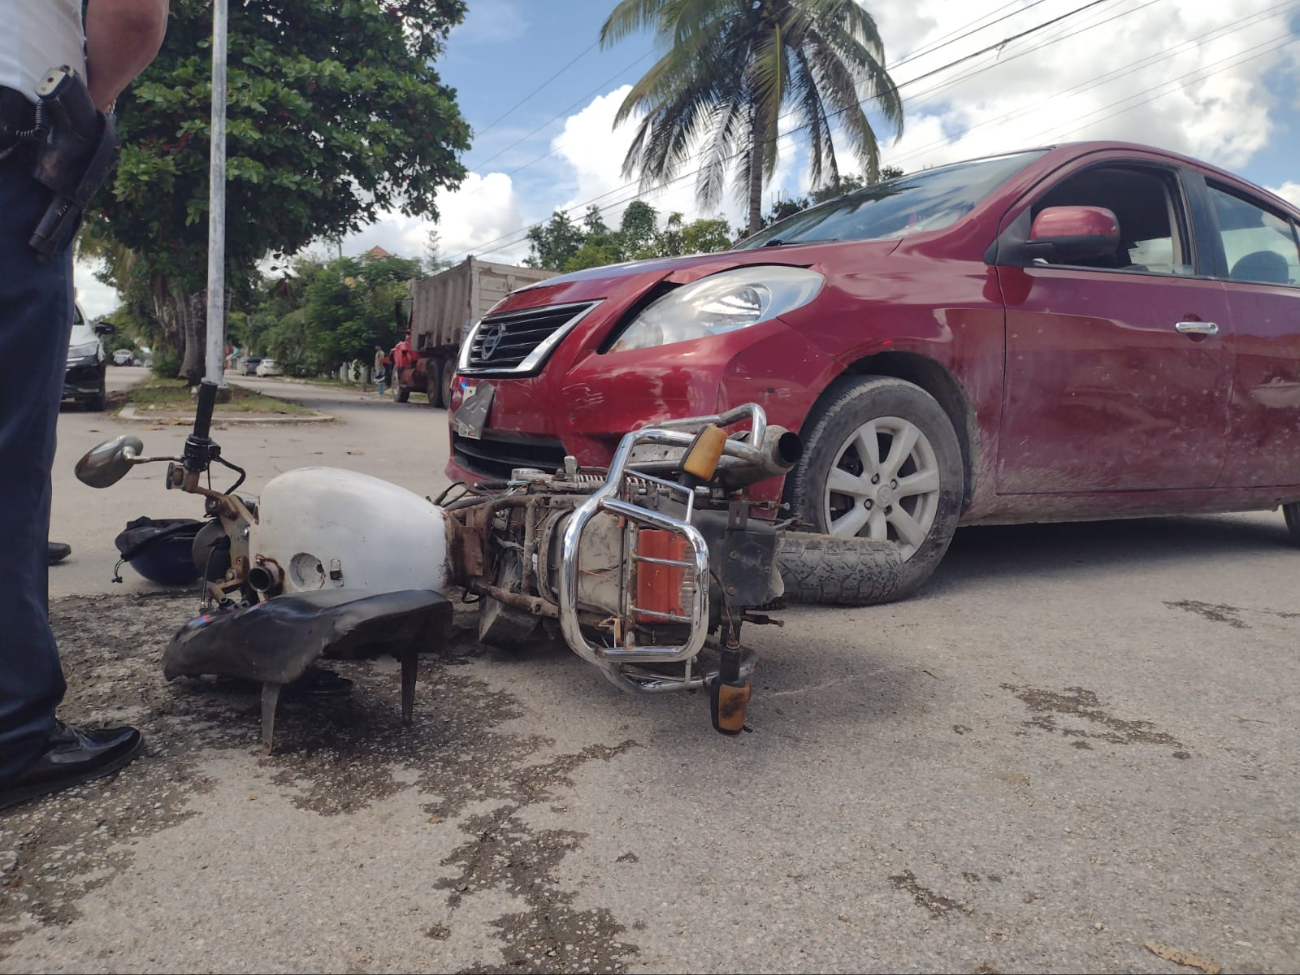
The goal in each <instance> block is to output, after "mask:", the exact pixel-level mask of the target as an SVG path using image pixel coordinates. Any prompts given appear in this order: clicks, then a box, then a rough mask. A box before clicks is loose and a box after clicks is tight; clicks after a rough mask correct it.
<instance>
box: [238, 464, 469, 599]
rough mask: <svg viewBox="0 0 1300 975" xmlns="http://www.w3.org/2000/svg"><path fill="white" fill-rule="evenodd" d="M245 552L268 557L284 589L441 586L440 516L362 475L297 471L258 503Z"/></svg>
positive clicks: (443, 546)
mask: <svg viewBox="0 0 1300 975" xmlns="http://www.w3.org/2000/svg"><path fill="white" fill-rule="evenodd" d="M249 552H250V554H251V555H252V556H253V559H254V563H255V564H256V560H257V557H258V556H262V557H263V558H266V559H271V560H274V562H275V563H276V564H277V565H278V566H279V568H280V571H281V572H282V574H283V579H284V591H285V592H305V591H310V590H314V589H324V588H327V587H331V586H346V587H348V588H349V589H363V590H366V591H368V592H396V591H398V590H401V589H433V590H437V591H439V592H441V591H443V590H444V589H445V588H446V586H447V577H448V573H449V565H448V561H447V555H448V553H447V515H446V512H444V511H443V510H442V509H441V508H439V507H438V506H437V505H435V504H432V503H431V502H430V501H428V500H427V499H425V498H422V497H420V496H419V495H418V494H414V493H412V492H410V491H408V490H406V489H405V488H401V487H398V486H397V485H396V484H390V483H389V482H388V481H381V480H380V479H379V478H377V477H371V476H370V475H368V474H358V473H356V472H355V471H344V470H338V469H335V468H331V467H304V468H300V469H299V470H294V471H288V472H287V473H284V474H281V475H280V476H279V477H277V478H275V479H274V480H272V481H271V482H270V483H269V484H267V485H266V487H265V488H264V489H263V490H262V491H261V494H260V495H259V498H258V523H257V524H256V525H253V526H252V528H251V530H250V533H249Z"/></svg>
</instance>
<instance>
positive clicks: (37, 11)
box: [0, 0, 86, 101]
mask: <svg viewBox="0 0 1300 975" xmlns="http://www.w3.org/2000/svg"><path fill="white" fill-rule="evenodd" d="M61 64H67V65H70V66H71V67H73V68H76V69H77V73H78V74H80V75H81V77H82V78H85V77H86V57H85V34H84V31H83V29H82V26H81V0H0V86H3V87H5V88H14V89H16V90H18V91H21V92H22V93H23V94H24V95H26V96H27V97H28V98H30V99H31V100H32V101H36V86H37V85H38V84H40V82H41V80H42V79H43V78H44V77H45V72H46V71H48V70H49V69H50V68H57V67H58V66H59V65H61Z"/></svg>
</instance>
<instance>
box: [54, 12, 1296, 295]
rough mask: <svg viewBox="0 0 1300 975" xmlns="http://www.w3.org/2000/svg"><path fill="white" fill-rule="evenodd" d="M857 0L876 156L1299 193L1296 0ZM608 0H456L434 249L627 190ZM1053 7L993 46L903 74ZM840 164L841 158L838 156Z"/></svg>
mask: <svg viewBox="0 0 1300 975" xmlns="http://www.w3.org/2000/svg"><path fill="white" fill-rule="evenodd" d="M860 2H862V3H863V5H864V6H866V7H867V8H868V10H869V11H871V12H872V14H873V16H875V17H876V20H877V22H878V24H879V26H880V30H881V34H882V35H883V37H884V40H885V44H886V51H887V59H888V64H889V66H890V69H891V71H892V73H893V77H894V80H895V82H898V83H900V84H901V85H902V93H903V95H904V97H905V110H906V116H907V117H906V127H905V132H904V135H903V138H902V140H901V141H899V142H897V143H894V142H892V140H885V142H884V151H883V158H884V161H885V162H887V163H889V162H895V163H897V164H899V165H901V166H902V167H903V168H904V169H907V170H913V169H918V168H921V167H924V166H927V165H937V164H941V163H944V162H949V161H952V160H954V159H960V158H969V157H971V156H976V155H981V154H983V153H986V152H993V151H1002V150H1005V149H1012V148H1018V147H1024V146H1028V145H1037V144H1044V143H1045V142H1048V141H1065V140H1072V139H1078V138H1118V139H1126V140H1132V141H1137V142H1147V143H1151V144H1155V145H1159V146H1164V147H1167V148H1170V149H1175V150H1178V151H1182V152H1186V153H1188V154H1190V155H1193V156H1196V157H1199V158H1203V159H1206V160H1208V161H1210V162H1214V163H1217V164H1219V165H1222V166H1225V167H1226V168H1228V169H1231V170H1233V171H1235V172H1238V173H1241V174H1242V175H1244V176H1246V177H1247V178H1249V179H1251V180H1254V181H1255V182H1257V183H1260V184H1262V185H1265V186H1268V187H1270V188H1274V189H1278V190H1282V191H1283V192H1284V194H1285V195H1288V196H1289V197H1291V198H1292V199H1294V200H1295V201H1296V202H1297V203H1300V162H1298V160H1300V94H1298V93H1300V43H1289V42H1292V41H1296V40H1297V37H1298V36H1300V12H1297V8H1298V7H1300V5H1297V4H1296V3H1295V0H1289V2H1279V0H1234V2H1233V3H1231V4H1226V3H1218V4H1211V3H1206V2H1193V0H1104V2H1102V3H1100V4H1098V5H1097V6H1096V7H1094V8H1091V9H1089V10H1086V11H1084V12H1082V13H1077V14H1071V11H1074V10H1075V9H1076V8H1078V7H1080V6H1081V5H1082V4H1083V3H1084V2H1085V0H1010V2H1008V0H960V2H958V0H860ZM613 5H614V0H468V6H469V14H468V16H467V18H466V20H465V22H464V24H462V25H461V26H460V27H458V28H456V29H455V30H454V31H453V32H452V35H451V37H450V39H449V41H448V45H447V51H446V53H445V55H444V56H443V58H442V59H441V60H440V62H439V69H440V72H441V74H442V76H443V79H444V81H445V82H446V83H447V84H448V85H450V86H452V87H454V88H455V89H456V90H457V92H458V100H459V103H460V106H461V111H462V113H463V114H464V116H465V118H466V119H467V120H468V121H469V122H470V124H471V125H472V126H473V127H474V128H475V129H476V130H477V133H478V134H477V136H476V138H475V141H474V145H473V147H472V149H471V150H470V151H469V152H468V153H466V154H465V156H464V161H465V162H466V164H467V166H468V167H469V169H470V176H469V178H468V179H467V180H466V182H465V184H464V185H463V186H462V187H461V188H460V190H459V191H456V192H447V193H443V194H441V195H440V199H439V203H440V208H441V210H442V221H441V223H440V225H439V227H438V232H439V234H440V236H441V239H442V250H443V253H444V255H445V256H449V257H457V258H459V257H461V256H464V255H465V254H466V253H470V252H473V253H476V254H479V255H481V256H486V257H488V258H489V259H492V260H502V261H507V262H511V261H519V260H522V258H523V257H524V256H525V255H526V253H527V249H526V247H525V246H523V245H521V244H517V243H514V242H515V241H518V240H519V239H520V238H521V237H522V232H521V230H522V228H525V227H526V226H527V225H528V224H529V223H533V222H537V221H541V220H544V219H546V217H547V216H549V214H550V213H551V211H552V210H554V209H556V208H560V207H564V208H568V207H575V206H578V205H580V204H582V203H584V202H585V201H587V200H589V199H592V198H595V197H599V198H600V203H601V204H602V205H606V204H610V203H613V204H616V205H615V206H613V207H611V209H610V210H609V211H607V213H606V218H607V219H608V220H609V221H610V222H611V223H612V222H615V221H616V220H617V219H618V215H619V213H620V212H621V209H622V206H624V205H626V201H627V200H628V199H629V198H631V196H632V195H633V194H634V192H635V188H633V189H631V190H628V189H623V188H622V187H623V186H624V184H625V183H626V180H625V179H624V178H623V177H622V176H621V174H620V171H619V170H620V165H621V162H622V158H623V154H624V152H625V151H626V148H627V144H628V141H629V137H630V131H626V130H625V131H620V132H617V133H616V132H613V131H612V129H611V123H612V120H613V115H614V112H615V111H616V110H617V108H618V105H619V104H620V103H621V101H622V98H623V95H624V94H625V91H626V87H625V86H626V85H628V84H630V83H631V82H632V81H634V80H636V79H637V78H638V77H640V75H641V74H642V73H643V72H644V71H645V70H646V68H648V67H649V65H650V64H652V63H653V61H652V58H653V57H654V53H653V50H652V39H651V38H650V37H649V36H648V35H642V36H636V37H632V38H628V39H625V40H624V41H622V42H620V43H619V44H617V45H616V46H614V47H613V48H612V49H609V50H602V49H601V48H600V47H599V46H596V47H595V48H594V49H591V50H588V48H590V47H591V46H592V44H593V43H594V42H596V41H597V40H598V37H599V31H600V27H601V25H602V23H603V22H604V20H605V18H606V17H607V16H608V14H609V11H610V10H611V9H612V8H613ZM1063 15H1069V16H1067V17H1066V19H1064V20H1062V21H1061V22H1060V23H1059V24H1056V25H1053V26H1050V27H1047V28H1044V29H1042V30H1040V31H1038V32H1036V33H1034V34H1032V35H1031V36H1029V37H1026V38H1024V39H1021V40H1019V41H1015V42H1012V43H1010V44H1008V45H1006V46H1005V47H1004V48H1003V49H1001V50H1000V51H996V52H990V53H986V54H982V55H979V56H978V57H975V58H973V59H972V60H970V61H967V62H964V63H963V64H962V65H960V66H958V67H954V68H949V69H946V70H942V71H939V73H937V74H934V75H932V76H929V77H927V78H925V79H923V80H920V81H912V79H915V78H917V77H918V76H919V75H922V74H928V73H929V72H931V71H936V70H937V69H941V68H943V66H944V65H946V64H948V63H949V62H951V61H953V60H954V59H957V58H960V57H964V56H966V55H968V54H972V53H974V52H977V51H979V50H981V49H982V48H985V47H988V46H990V45H992V44H995V43H996V42H998V41H1001V40H1002V39H1004V38H1007V37H1009V36H1011V35H1013V34H1015V33H1018V32H1019V31H1022V30H1028V29H1031V28H1033V27H1035V26H1036V25H1039V24H1044V23H1046V22H1048V21H1050V20H1052V19H1053V18H1056V17H1060V16H1063ZM963 34H968V35H969V36H964V37H963V36H960V35H963ZM927 51H928V53H927ZM575 59H576V60H575ZM571 60H572V61H573V62H574V63H573V64H572V65H571V66H569V67H567V68H565V69H564V70H563V71H562V72H561V73H560V74H559V75H558V77H556V78H554V80H551V81H550V82H549V83H547V84H545V86H544V87H541V89H540V90H537V91H535V89H538V88H539V86H542V85H543V83H544V82H547V79H548V78H550V76H551V75H553V74H555V73H556V72H557V71H560V69H561V68H563V67H564V66H565V65H566V64H567V63H568V62H570V61H571ZM525 97H527V101H525V102H524V104H522V105H520V106H519V107H517V108H514V109H513V111H511V112H510V113H509V114H508V115H507V116H506V117H505V118H504V119H501V120H500V121H495V120H497V119H498V117H499V116H501V115H502V114H503V113H505V112H506V111H507V110H508V109H512V108H513V107H514V106H515V105H516V103H517V102H519V101H520V100H521V99H524V98H525ZM494 121H495V124H492V123H494ZM539 128H540V130H539V131H534V130H538V129H539ZM629 128H630V127H629ZM882 134H883V133H882ZM800 142H801V137H800V135H799V133H798V132H797V130H794V129H790V130H787V131H786V132H785V137H784V138H783V140H782V142H781V155H782V161H781V164H780V168H779V170H778V173H777V177H776V179H775V180H774V183H773V185H771V186H769V187H768V189H767V191H766V199H767V201H768V202H771V201H773V200H775V199H777V198H778V197H780V196H791V195H795V194H797V193H800V192H803V191H804V190H806V189H807V186H808V174H807V161H806V158H805V156H804V154H803V152H802V151H801V149H800ZM515 143H518V144H517V145H515ZM538 157H544V158H541V159H540V160H539V159H538ZM841 165H842V167H843V168H846V169H852V168H853V163H852V160H851V159H849V158H847V157H843V158H842V159H841ZM649 199H650V202H651V203H652V204H654V205H655V206H657V207H658V208H659V209H660V210H661V211H662V212H664V213H666V212H668V211H671V210H682V211H683V212H685V213H686V215H687V216H688V217H695V216H705V215H707V216H713V215H717V214H714V213H707V214H706V213H703V212H701V211H699V210H698V209H697V208H696V206H695V202H694V197H693V193H692V187H691V185H690V181H689V180H688V181H685V182H683V183H679V184H678V185H676V186H675V187H672V188H670V189H669V190H667V191H660V192H656V193H654V194H651V196H650V197H649ZM575 212H576V213H580V212H581V208H580V207H579V208H578V209H577V210H576V211H575ZM720 214H721V215H723V216H726V217H728V218H729V219H730V220H731V221H732V222H733V224H735V223H739V222H740V220H741V217H742V208H741V207H740V206H739V205H738V204H737V203H736V202H735V201H734V200H732V199H731V198H730V197H729V198H728V200H727V201H726V202H725V203H724V205H723V206H722V207H721V210H720ZM431 227H432V225H431V224H430V223H429V222H427V221H421V220H413V219H408V218H404V217H402V216H401V215H400V214H390V215H387V216H386V217H385V218H384V219H382V220H381V221H380V222H379V223H378V224H376V225H374V226H372V227H370V228H367V229H366V230H364V231H363V232H361V233H360V234H357V235H354V236H353V237H350V238H348V239H347V240H345V242H344V250H345V252H348V253H357V252H360V251H362V250H365V249H367V248H368V247H370V246H373V245H375V244H380V245H382V246H384V247H385V248H387V249H388V250H390V251H393V252H395V253H400V254H403V255H405V256H419V255H420V254H421V253H422V251H423V246H424V242H425V239H426V237H427V235H428V232H429V230H430V229H431ZM501 237H505V241H504V243H505V244H506V245H508V246H505V247H502V242H501V241H498V238H501ZM79 283H81V284H82V287H83V292H88V294H87V295H86V299H87V300H85V301H84V303H85V304H86V306H87V310H88V311H89V312H90V313H91V314H96V313H97V312H100V311H107V310H109V309H110V308H111V307H112V304H113V296H112V295H111V293H107V294H106V293H103V292H105V291H106V289H97V288H96V287H95V286H94V285H93V284H91V286H90V287H89V288H87V287H86V286H87V284H90V282H89V275H88V274H85V273H83V274H81V275H79ZM89 292H95V293H94V294H93V301H92V300H91V296H90V294H89ZM92 304H94V305H95V306H96V307H95V310H92V309H91V306H92ZM100 305H107V307H105V308H100V307H98V306H100Z"/></svg>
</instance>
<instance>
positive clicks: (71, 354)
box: [68, 342, 99, 359]
mask: <svg viewBox="0 0 1300 975" xmlns="http://www.w3.org/2000/svg"><path fill="white" fill-rule="evenodd" d="M98 351H99V343H98V342H82V343H81V344H80V345H74V346H72V347H71V348H69V349H68V358H69V359H84V358H86V357H87V356H92V355H94V354H95V353H96V352H98Z"/></svg>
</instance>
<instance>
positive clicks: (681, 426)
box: [559, 404, 767, 690]
mask: <svg viewBox="0 0 1300 975" xmlns="http://www.w3.org/2000/svg"><path fill="white" fill-rule="evenodd" d="M745 419H748V420H750V421H751V422H752V436H753V442H752V443H745V442H742V441H735V440H729V441H727V444H726V447H725V448H724V453H726V454H730V455H731V456H733V457H736V458H737V459H739V460H742V461H744V462H748V463H755V464H757V463H761V461H762V457H763V454H762V450H761V449H760V448H759V447H756V446H754V443H759V444H761V443H762V439H763V437H764V436H765V434H766V432H767V417H766V415H765V414H764V412H763V408H762V407H761V406H759V405H757V404H749V405H746V406H741V407H737V408H736V409H733V410H729V411H728V412H726V413H722V414H719V415H718V416H703V417H692V418H690V419H684V420H671V421H667V422H665V423H662V424H659V425H658V426H653V427H644V428H642V429H640V430H635V431H633V432H632V433H629V434H628V435H627V436H625V437H624V438H623V439H622V441H621V442H620V443H619V445H618V450H616V451H615V452H614V459H613V460H612V461H611V463H610V466H609V474H608V475H607V476H606V478H605V484H604V486H603V487H601V488H600V489H599V490H597V491H596V492H595V493H594V494H593V495H591V497H590V498H588V499H587V500H586V501H585V502H583V504H582V505H581V506H579V507H578V508H577V509H576V510H575V511H574V513H573V515H572V517H570V518H569V522H568V524H567V525H565V528H564V534H563V536H562V538H561V541H560V578H559V611H560V628H561V630H562V632H563V633H564V638H565V640H566V641H567V642H568V644H569V646H570V647H572V648H573V650H574V652H575V653H577V654H578V656H580V657H582V658H583V659H584V660H586V661H588V662H589V663H592V664H595V665H596V666H598V667H600V668H601V669H602V670H604V671H605V672H606V675H607V676H609V677H610V679H611V680H613V681H614V682H615V683H617V684H619V685H620V686H628V685H629V683H639V682H638V681H635V680H633V681H632V682H629V680H628V676H625V675H624V674H623V672H622V670H621V668H622V666H623V665H635V664H650V663H684V662H687V661H690V660H692V659H694V658H695V657H696V656H697V655H698V654H699V652H700V650H701V649H702V648H703V647H704V641H705V639H706V637H707V636H708V629H709V549H708V544H707V543H706V542H705V540H704V536H703V535H702V534H700V532H699V530H698V529H696V528H695V527H694V526H693V525H692V524H691V516H692V513H693V512H694V505H695V489H692V488H689V487H687V486H685V485H682V484H678V483H676V482H674V481H669V480H665V479H662V478H659V477H655V476H653V475H651V474H648V473H645V472H639V471H635V470H632V471H629V465H630V463H631V459H632V454H633V451H634V450H635V449H636V448H637V447H638V446H640V445H642V444H663V445H671V446H681V447H689V446H690V444H691V443H692V441H693V440H694V436H695V434H696V433H697V432H698V431H699V430H700V429H701V428H703V427H704V426H706V425H707V424H710V423H713V424H716V425H717V426H720V427H727V426H730V425H732V424H734V423H738V422H740V421H741V420H745ZM629 477H632V478H635V480H637V481H640V482H643V483H644V482H653V483H655V484H658V485H660V486H661V487H665V488H667V489H668V490H670V491H671V492H672V493H673V494H675V495H678V496H680V497H682V498H683V499H684V501H685V503H686V516H685V518H674V517H672V516H671V515H666V514H663V513H662V512H659V511H652V510H650V509H649V508H643V507H641V506H640V505H636V504H633V503H631V502H630V501H628V500H626V497H625V488H626V486H627V483H628V479H629ZM602 512H608V513H609V514H612V515H616V516H618V517H620V518H624V519H626V520H627V521H629V522H632V523H635V524H636V525H638V526H644V527H647V528H658V529H662V530H664V531H669V532H672V533H674V534H676V535H680V536H682V537H684V538H685V539H686V541H687V542H688V543H689V545H690V553H689V555H687V556H686V558H685V559H683V560H682V562H681V565H682V567H683V568H688V569H690V570H691V571H693V572H694V573H695V580H694V582H695V585H694V588H693V593H692V597H691V605H690V607H689V609H687V614H688V615H686V616H669V614H662V613H653V612H647V611H646V610H644V609H641V608H639V607H637V606H634V605H632V598H633V597H632V595H631V593H630V578H629V570H628V561H627V560H625V561H624V563H623V566H622V570H621V571H622V573H623V575H622V579H621V586H620V588H621V589H622V591H623V593H624V596H623V607H624V616H625V618H624V620H623V624H624V625H623V627H621V630H622V632H623V633H626V634H627V638H626V639H627V640H628V641H629V642H626V643H624V644H623V645H621V646H619V645H615V646H602V645H598V644H595V643H592V642H591V641H589V640H588V639H587V636H586V634H585V633H584V632H583V630H582V626H581V624H580V622H579V618H578V580H579V578H580V577H581V575H582V568H581V566H580V564H579V558H580V552H581V548H582V533H583V532H584V531H585V530H586V528H587V525H588V524H589V523H590V522H591V520H592V519H593V518H595V517H596V515H598V514H600V513H602ZM641 561H647V560H646V559H641ZM649 561H654V560H649ZM674 564H677V563H674ZM637 614H640V615H643V616H644V615H650V616H659V617H661V618H665V619H668V620H669V621H670V622H678V623H687V624H689V625H690V634H689V636H688V637H687V639H686V642H684V643H682V644H680V645H678V646H658V645H656V646H636V645H635V644H633V643H631V642H630V641H631V634H632V633H633V632H634V631H635V628H634V626H633V625H632V624H633V620H634V619H635V617H636V615H637ZM616 643H617V641H616ZM686 680H689V678H686ZM654 683H655V684H656V685H657V686H654V688H653V689H655V690H659V689H664V690H667V689H670V687H669V686H668V685H672V684H676V685H677V686H681V682H679V681H674V680H671V679H669V680H667V681H666V682H664V683H663V684H660V682H658V681H656V682H654ZM644 689H646V690H649V689H651V688H650V687H646V688H644Z"/></svg>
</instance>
